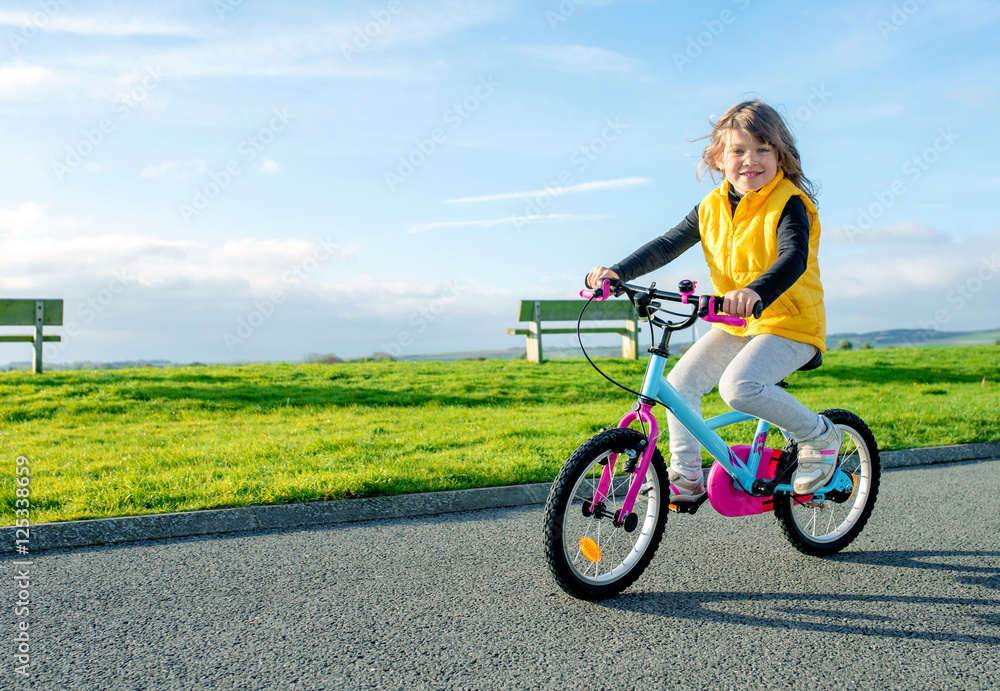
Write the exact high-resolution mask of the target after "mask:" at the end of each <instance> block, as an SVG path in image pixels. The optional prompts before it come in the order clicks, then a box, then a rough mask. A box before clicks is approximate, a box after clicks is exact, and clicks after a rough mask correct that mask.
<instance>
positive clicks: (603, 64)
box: [511, 45, 642, 75]
mask: <svg viewBox="0 0 1000 691" xmlns="http://www.w3.org/2000/svg"><path fill="white" fill-rule="evenodd" d="M511 52H512V53H515V54H517V55H522V56H524V57H527V58H529V59H531V60H533V61H536V62H540V63H544V64H546V65H548V66H550V67H553V68H555V69H557V70H561V71H563V72H573V73H587V74H592V73H596V72H612V73H615V74H619V75H622V74H632V73H635V72H637V71H638V70H639V68H640V67H641V65H642V63H641V62H639V61H638V60H636V59H634V58H630V57H628V56H627V55H623V54H621V53H617V52H615V51H612V50H607V49H605V48H596V47H594V46H579V45H560V46H550V45H533V46H518V47H516V48H512V49H511Z"/></svg>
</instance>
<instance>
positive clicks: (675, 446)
mask: <svg viewBox="0 0 1000 691" xmlns="http://www.w3.org/2000/svg"><path fill="white" fill-rule="evenodd" d="M815 354H816V347H815V346H813V345H810V344H808V343H799V342H797V341H792V340H789V339H787V338H784V337H782V336H775V335H772V334H764V335H761V336H750V337H741V336H733V335H732V334H729V333H726V332H725V331H722V330H721V329H710V330H709V332H708V333H707V334H705V335H704V336H702V337H701V338H700V339H698V341H696V342H695V344H694V345H693V346H691V348H690V350H688V351H687V352H686V353H684V355H683V357H681V359H680V360H679V361H678V362H677V364H676V365H675V366H674V368H673V369H672V370H671V371H670V373H669V374H668V375H667V381H668V382H670V384H671V385H672V386H673V387H674V388H675V389H677V392H678V393H679V394H680V395H681V396H682V397H683V398H684V400H686V401H687V402H688V404H689V405H690V406H691V409H692V410H694V412H695V413H697V414H698V415H699V417H700V416H701V397H702V396H704V395H705V394H707V393H708V392H709V391H711V390H712V388H713V387H715V386H718V387H719V395H720V396H722V400H723V401H725V402H726V404H727V405H728V406H729V407H730V408H732V409H733V410H738V411H740V412H741V413H746V414H748V415H753V416H754V417H758V418H762V419H764V420H767V421H768V422H770V423H771V424H773V425H776V426H778V427H780V428H781V429H783V430H784V431H785V433H786V434H788V436H790V437H791V438H792V439H793V440H795V441H798V442H801V441H804V440H806V439H812V438H813V437H816V436H819V435H821V434H823V433H824V432H825V431H826V423H825V422H824V421H823V418H821V417H820V416H819V415H817V414H816V413H814V412H812V411H811V410H809V409H808V408H806V407H805V406H804V405H802V404H801V403H799V402H798V401H796V400H795V398H794V397H792V396H791V394H789V393H788V392H786V391H785V390H784V389H782V388H780V387H778V386H775V384H777V383H778V382H779V381H781V380H782V379H784V378H785V377H787V376H788V375H789V374H791V373H792V372H794V371H795V370H797V369H798V368H799V367H801V366H802V365H804V364H806V363H807V362H809V360H810V359H812V357H813V356H814V355H815ZM667 427H668V429H669V431H670V467H671V469H673V470H674V471H676V472H678V473H680V474H681V475H683V476H684V477H686V478H687V479H688V480H690V481H697V480H700V479H701V477H702V469H701V444H699V443H698V440H697V439H695V438H694V435H692V434H691V433H690V432H688V431H687V429H686V428H685V427H684V426H683V425H682V424H681V423H680V422H679V421H678V420H677V418H675V417H674V416H673V415H670V414H668V415H667Z"/></svg>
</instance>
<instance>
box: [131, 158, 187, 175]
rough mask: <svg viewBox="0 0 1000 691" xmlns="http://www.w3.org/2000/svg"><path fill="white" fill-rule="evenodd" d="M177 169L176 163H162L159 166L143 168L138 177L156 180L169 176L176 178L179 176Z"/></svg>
mask: <svg viewBox="0 0 1000 691" xmlns="http://www.w3.org/2000/svg"><path fill="white" fill-rule="evenodd" d="M179 168H180V167H179V165H178V163H177V161H164V162H163V163H161V164H159V165H156V166H149V167H147V168H143V170H142V172H141V173H139V177H141V178H158V177H160V176H161V175H170V176H172V177H178V176H179V174H180V170H179Z"/></svg>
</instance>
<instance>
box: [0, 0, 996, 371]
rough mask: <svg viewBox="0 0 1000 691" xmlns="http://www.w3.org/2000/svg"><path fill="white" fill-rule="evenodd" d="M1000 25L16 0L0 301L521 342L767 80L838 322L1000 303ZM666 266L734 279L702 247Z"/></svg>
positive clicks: (131, 333)
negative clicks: (715, 271) (792, 149)
mask: <svg viewBox="0 0 1000 691" xmlns="http://www.w3.org/2000/svg"><path fill="white" fill-rule="evenodd" d="M998 23H1000V6H998V5H997V4H995V3H989V2H985V1H982V2H977V1H973V0H959V1H955V2H930V1H926V2H921V1H920V0H907V1H906V2H898V1H897V2H860V1H857V2H837V3H832V2H830V3H792V2H767V1H765V0H735V1H734V0H719V1H716V2H707V3H666V2H644V1H638V0H635V1H629V0H622V1H618V2H616V1H613V0H602V1H598V0H594V1H586V2H584V1H580V2H577V1H576V0H563V1H562V2H556V1H555V0H552V1H544V0H543V1H540V2H519V1H514V0H496V1H493V0H480V1H477V2H458V1H449V2H409V1H407V0H387V1H384V2H383V1H380V2H338V3H335V4H333V3H321V2H302V1H300V2H284V3H281V4H280V5H279V4H277V3H263V2H260V1H259V0H242V1H239V0H198V1H197V2H195V1H188V2H173V3H169V4H166V3H164V4H161V5H159V6H155V5H154V4H152V3H140V2H114V3H112V2H86V1H84V0H29V1H24V2H5V3H4V4H3V9H2V10H0V147H2V150H3V151H4V153H5V156H4V159H3V160H4V163H5V164H4V165H2V166H0V236H2V237H0V243H2V244H0V247H2V248H3V251H2V253H0V262H2V266H0V297H4V298H16V297H28V298H37V297H56V298H63V299H64V300H65V301H66V302H65V305H66V308H65V309H66V314H65V323H66V326H65V327H64V329H63V331H62V333H63V334H64V341H63V343H61V344H48V345H47V346H46V351H47V353H46V358H47V359H49V360H54V361H61V362H72V361H81V360H105V361H107V360H122V359H168V360H173V361H177V362H189V361H202V362H219V361H236V360H296V359H299V358H301V357H302V356H303V355H305V354H306V353H309V352H317V353H329V352H334V353H337V354H338V355H341V356H343V357H356V356H361V355H368V354H371V353H373V352H375V351H380V350H389V351H391V352H396V353H400V354H404V355H407V354H417V353H426V352H444V351H459V350H473V349H481V348H495V347H513V346H521V345H523V339H522V338H521V337H514V336H506V335H504V333H503V329H504V327H509V326H514V317H515V316H516V313H517V301H518V300H519V299H522V298H567V297H573V296H575V294H576V292H577V291H578V290H579V284H580V282H581V279H582V276H583V275H584V274H585V273H586V271H587V270H588V269H589V268H590V267H591V266H593V265H595V264H605V265H608V264H611V263H613V262H615V261H617V260H619V259H621V258H623V257H624V256H625V255H627V254H628V253H629V252H631V251H632V250H634V249H635V248H636V247H638V246H639V245H641V244H643V243H644V242H646V241H647V240H649V239H651V238H652V237H654V236H655V235H657V234H660V233H662V232H664V231H666V230H667V229H669V228H670V227H671V226H673V225H674V224H675V223H676V222H677V221H679V220H680V219H681V218H682V217H683V216H684V215H685V214H686V213H687V212H688V211H689V210H690V209H691V208H692V207H693V206H694V205H695V204H697V203H698V201H699V200H700V199H701V198H702V197H703V196H704V195H705V194H707V192H708V191H709V190H710V189H711V187H712V185H713V182H712V181H711V180H710V179H709V180H706V181H705V182H704V183H702V184H699V183H698V181H697V180H696V179H695V167H696V163H697V161H698V159H699V157H700V152H701V149H702V148H703V146H704V143H705V142H704V141H701V140H699V138H700V137H702V136H704V135H705V134H707V133H708V132H709V127H710V124H709V119H710V118H711V117H712V116H717V115H719V114H721V113H722V112H724V111H725V110H726V109H727V108H728V107H729V106H730V105H732V104H733V103H736V102H738V101H740V100H744V99H745V98H747V97H750V96H756V97H760V98H763V99H764V100H765V101H767V102H768V103H770V104H771V105H773V106H775V107H777V108H778V109H779V111H781V112H782V113H783V114H785V116H786V118H787V119H788V120H789V121H790V123H791V125H792V128H793V131H794V134H795V135H796V137H797V138H798V141H799V148H800V152H801V155H802V159H803V167H804V170H805V172H806V175H808V176H809V177H810V178H811V179H813V180H814V181H816V182H818V183H820V185H821V188H822V192H821V194H820V197H819V202H820V218H821V222H822V227H823V235H822V238H823V239H822V241H821V254H820V262H821V263H820V266H821V272H822V277H823V281H824V285H825V288H826V291H827V303H828V310H827V311H828V329H829V330H830V332H843V331H867V330H878V329H886V328H934V327H936V328H939V329H943V330H961V329H980V328H983V329H985V328H995V327H997V326H1000V324H998V321H1000V310H998V308H997V303H998V298H1000V280H995V279H996V277H997V274H998V273H1000V230H998V228H1000V224H998V223H997V222H996V221H995V219H994V217H995V215H996V214H995V211H994V209H993V208H992V206H993V203H992V202H991V201H990V200H991V199H993V198H994V197H993V196H992V195H993V193H994V190H995V189H996V188H997V186H998V184H1000V172H998V169H997V166H996V161H997V160H1000V159H998V158H997V156H996V155H995V153H994V152H995V151H996V150H998V149H1000V130H997V128H996V127H995V125H994V123H995V122H996V121H997V114H998V107H1000V89H998V86H1000V84H998V82H997V77H996V75H997V74H1000V53H998V50H997V48H996V36H997V28H998ZM546 190H549V191H548V192H547V191H546ZM553 190H554V191H553ZM651 278H652V279H655V280H657V281H658V282H659V283H660V284H661V285H667V284H673V283H676V281H677V280H678V279H680V278H692V279H695V280H701V281H703V282H704V283H703V285H707V278H708V277H707V270H706V268H705V266H704V260H703V258H702V257H701V253H700V252H699V251H698V250H697V249H692V250H691V251H690V252H688V254H686V255H685V256H684V257H682V258H681V259H679V260H678V261H677V262H675V263H674V264H672V265H670V266H668V267H664V268H663V269H661V270H660V271H658V272H656V273H655V274H653V275H652V276H651ZM6 331H10V330H6ZM563 342H565V344H567V345H568V344H569V343H570V338H569V337H566V338H565V339H560V338H556V337H554V338H552V339H550V340H549V342H548V343H549V344H551V345H561V344H563ZM593 342H599V337H597V338H595V340H594V341H593ZM22 348H23V349H24V350H25V351H28V348H27V347H26V346H23V345H22V346H19V345H7V346H5V352H4V354H3V355H2V356H0V361H2V360H24V359H27V358H28V357H29V354H30V353H29V352H24V353H21V352H20V350H19V349H22Z"/></svg>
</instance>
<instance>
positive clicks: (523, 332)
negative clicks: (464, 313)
mask: <svg viewBox="0 0 1000 691" xmlns="http://www.w3.org/2000/svg"><path fill="white" fill-rule="evenodd" d="M639 331H640V332H641V331H642V330H641V329H639ZM504 333H508V334H510V335H511V336H527V335H528V334H529V333H532V332H531V331H530V330H529V329H504ZM540 333H542V334H575V333H576V329H575V328H573V329H542V330H541V332H540ZM580 333H585V334H627V333H632V332H631V331H629V330H628V329H626V328H625V327H614V326H608V327H604V328H598V327H594V328H592V329H588V328H584V329H580Z"/></svg>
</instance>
